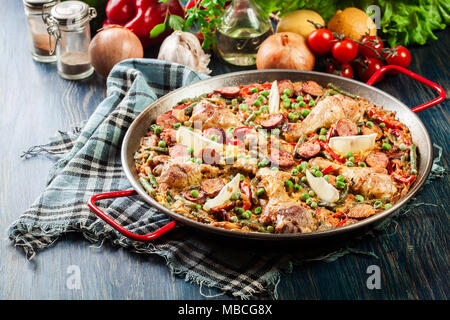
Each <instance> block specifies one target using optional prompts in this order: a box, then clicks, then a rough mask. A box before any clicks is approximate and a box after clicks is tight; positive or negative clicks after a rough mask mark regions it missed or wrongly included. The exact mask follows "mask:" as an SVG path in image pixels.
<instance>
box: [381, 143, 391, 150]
mask: <svg viewBox="0 0 450 320" xmlns="http://www.w3.org/2000/svg"><path fill="white" fill-rule="evenodd" d="M381 148H383V149H384V150H391V145H390V144H389V143H387V142H385V143H383V144H382V145H381Z"/></svg>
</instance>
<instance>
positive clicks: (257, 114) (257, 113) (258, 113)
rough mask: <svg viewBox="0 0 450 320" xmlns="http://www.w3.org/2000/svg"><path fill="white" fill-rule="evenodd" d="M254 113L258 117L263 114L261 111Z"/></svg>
mask: <svg viewBox="0 0 450 320" xmlns="http://www.w3.org/2000/svg"><path fill="white" fill-rule="evenodd" d="M253 113H254V114H255V115H256V116H259V115H260V114H261V111H260V110H256V111H253Z"/></svg>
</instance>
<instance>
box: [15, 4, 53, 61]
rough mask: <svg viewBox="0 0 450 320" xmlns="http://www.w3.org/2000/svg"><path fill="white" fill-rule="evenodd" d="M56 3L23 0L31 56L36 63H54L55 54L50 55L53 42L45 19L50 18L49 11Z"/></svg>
mask: <svg viewBox="0 0 450 320" xmlns="http://www.w3.org/2000/svg"><path fill="white" fill-rule="evenodd" d="M58 3H59V0H23V5H24V10H25V16H26V18H27V24H28V32H29V33H30V41H31V56H32V58H33V59H34V60H36V61H39V62H46V63H49V62H54V61H56V55H55V53H54V52H53V53H50V52H51V51H52V50H54V47H55V41H54V40H53V39H52V38H51V37H50V36H49V35H48V33H47V24H46V19H47V18H48V17H49V16H50V10H51V9H52V8H53V7H54V6H55V5H56V4H58ZM52 48H53V49H52Z"/></svg>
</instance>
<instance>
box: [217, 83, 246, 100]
mask: <svg viewBox="0 0 450 320" xmlns="http://www.w3.org/2000/svg"><path fill="white" fill-rule="evenodd" d="M240 91H241V89H240V88H239V87H237V86H232V87H223V88H219V89H216V93H218V94H220V95H221V96H222V97H224V98H235V97H237V96H238V95H239V92H240Z"/></svg>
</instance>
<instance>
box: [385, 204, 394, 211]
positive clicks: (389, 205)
mask: <svg viewBox="0 0 450 320" xmlns="http://www.w3.org/2000/svg"><path fill="white" fill-rule="evenodd" d="M389 208H392V204H391V203H386V204H385V205H384V210H387V209H389Z"/></svg>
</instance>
